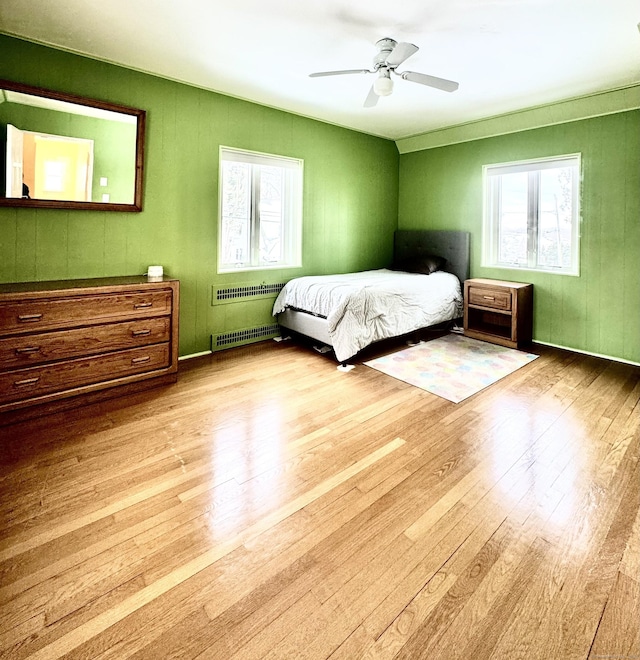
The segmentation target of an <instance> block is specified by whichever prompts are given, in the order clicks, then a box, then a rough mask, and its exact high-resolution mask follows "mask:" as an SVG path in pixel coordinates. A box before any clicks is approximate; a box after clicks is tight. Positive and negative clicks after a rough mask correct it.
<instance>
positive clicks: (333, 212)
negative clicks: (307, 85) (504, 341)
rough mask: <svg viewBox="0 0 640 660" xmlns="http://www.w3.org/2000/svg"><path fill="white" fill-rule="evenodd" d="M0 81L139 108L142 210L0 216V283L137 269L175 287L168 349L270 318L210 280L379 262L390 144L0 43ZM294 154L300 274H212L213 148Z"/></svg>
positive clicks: (392, 187) (391, 173)
mask: <svg viewBox="0 0 640 660" xmlns="http://www.w3.org/2000/svg"><path fill="white" fill-rule="evenodd" d="M0 53H2V57H0V78H6V79H8V80H13V81H16V82H22V83H26V84H30V85H36V86H41V87H45V88H50V89H56V90H60V91H64V92H70V93H74V94H79V95H82V96H86V97H90V98H96V99H101V100H106V101H111V102H114V103H120V104H122V105H127V106H131V107H137V108H142V109H144V110H146V111H147V135H146V160H145V173H144V199H143V205H144V210H143V211H142V212H141V213H113V212H89V211H58V210H55V211H54V210H42V209H38V210H28V209H12V208H1V209H0V282H15V281H30V280H48V279H68V278H77V277H102V276H112V275H125V274H134V273H143V272H145V271H146V267H147V266H148V265H149V264H162V265H163V266H164V267H165V271H166V272H167V274H169V275H171V276H173V277H177V278H179V279H180V281H181V313H180V353H181V354H182V355H185V354H191V353H195V352H199V351H204V350H208V349H209V342H210V335H211V334H216V333H219V332H227V331H231V330H237V329H244V328H248V327H254V326H257V325H262V324H264V323H271V322H272V318H271V316H270V313H269V305H268V304H265V303H264V302H263V301H256V302H255V303H246V304H244V303H238V304H236V305H225V306H223V307H224V309H221V307H220V306H218V307H214V306H212V305H211V288H212V286H213V285H217V284H222V283H225V284H235V283H246V284H251V283H262V282H280V281H285V280H287V279H290V278H291V277H294V276H297V275H302V274H316V273H331V272H344V271H349V270H361V269H365V268H374V267H381V266H384V265H386V264H387V263H389V262H390V260H391V252H392V243H393V232H394V230H395V229H396V227H397V209H398V162H399V156H398V152H397V149H396V146H395V144H394V143H393V142H391V141H389V140H382V139H379V138H375V137H371V136H367V135H364V134H361V133H357V132H354V131H349V130H346V129H342V128H337V127H335V126H331V125H329V124H324V123H321V122H317V121H313V120H310V119H306V118H303V117H299V116H296V115H293V114H289V113H285V112H281V111H278V110H274V109H270V108H267V107H264V106H259V105H256V104H253V103H249V102H245V101H241V100H238V99H234V98H230V97H226V96H222V95H219V94H215V93H213V92H209V91H204V90H201V89H197V88H194V87H190V86H187V85H182V84H178V83H175V82H171V81H168V80H164V79H161V78H157V77H154V76H149V75H145V74H142V73H138V72H135V71H131V70H128V69H124V68H121V67H116V66H113V65H110V64H106V63H102V62H97V61H94V60H90V59H88V58H83V57H79V56H76V55H73V54H69V53H65V52H62V51H58V50H54V49H50V48H46V47H43V46H40V45H37V44H32V43H29V42H24V41H21V40H17V39H13V38H10V37H7V36H3V35H0ZM221 144H223V145H227V146H233V147H239V148H242V149H252V150H256V151H262V152H267V153H276V154H283V155H288V156H293V157H296V158H303V159H304V167H305V170H304V175H305V180H304V226H303V267H302V268H299V269H292V270H282V271H275V272H274V271H258V272H253V273H238V274H234V273H232V274H225V275H217V274H216V255H217V243H216V241H217V214H218V148H219V146H220V145H221Z"/></svg>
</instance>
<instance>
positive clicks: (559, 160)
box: [482, 153, 582, 276]
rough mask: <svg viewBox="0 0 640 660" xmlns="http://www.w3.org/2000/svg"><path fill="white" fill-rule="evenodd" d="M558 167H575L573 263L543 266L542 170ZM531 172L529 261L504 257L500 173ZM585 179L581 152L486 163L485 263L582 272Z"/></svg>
mask: <svg viewBox="0 0 640 660" xmlns="http://www.w3.org/2000/svg"><path fill="white" fill-rule="evenodd" d="M558 167H574V168H576V169H575V172H574V176H573V177H572V191H571V197H572V208H571V212H572V219H571V264H570V266H565V267H562V266H560V267H553V266H543V265H539V264H538V250H537V248H538V246H537V243H538V221H539V217H538V212H539V192H540V191H539V181H540V172H541V171H542V170H545V169H554V168H558ZM518 172H528V173H529V176H528V183H527V263H526V264H521V263H509V262H501V261H500V257H499V255H500V251H499V240H500V227H499V218H500V208H499V205H500V176H501V175H503V174H515V173H518ZM581 180H582V162H581V154H579V153H577V154H566V155H562V156H553V157H549V158H534V159H531V160H522V161H514V162H510V163H496V164H493V165H484V166H483V168H482V181H483V191H484V203H483V207H484V211H483V236H482V245H483V250H482V265H483V266H485V267H488V268H508V269H516V270H529V271H537V272H544V273H556V274H558V275H573V276H579V275H580V219H581V215H580V186H581Z"/></svg>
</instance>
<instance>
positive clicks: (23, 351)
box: [16, 346, 40, 355]
mask: <svg viewBox="0 0 640 660" xmlns="http://www.w3.org/2000/svg"><path fill="white" fill-rule="evenodd" d="M39 352H40V346H25V347H24V348H16V355H25V354H27V353H39Z"/></svg>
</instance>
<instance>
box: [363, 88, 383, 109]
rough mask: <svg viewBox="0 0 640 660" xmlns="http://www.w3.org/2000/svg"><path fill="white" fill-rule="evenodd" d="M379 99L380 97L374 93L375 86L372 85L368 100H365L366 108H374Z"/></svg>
mask: <svg viewBox="0 0 640 660" xmlns="http://www.w3.org/2000/svg"><path fill="white" fill-rule="evenodd" d="M379 98H380V97H379V96H378V95H377V94H376V93H375V92H374V91H373V85H371V89H370V90H369V94H368V95H367V98H366V99H365V100H364V107H365V108H373V106H374V105H375V104H376V103H377V102H378V99H379Z"/></svg>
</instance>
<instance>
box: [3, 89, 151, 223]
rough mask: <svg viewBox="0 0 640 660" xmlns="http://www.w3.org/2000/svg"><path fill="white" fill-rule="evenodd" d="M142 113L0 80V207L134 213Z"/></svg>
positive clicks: (138, 193) (141, 149)
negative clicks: (0, 175) (0, 176)
mask: <svg viewBox="0 0 640 660" xmlns="http://www.w3.org/2000/svg"><path fill="white" fill-rule="evenodd" d="M144 133H145V112H144V110H138V109H135V108H128V107H125V106H121V105H116V104H114V103H106V102H104V101H96V100H94V99H86V98H82V97H79V96H74V95H71V94H64V93H62V92H54V91H51V90H47V89H41V88H38V87H30V86H28V85H23V84H21V83H15V82H11V81H8V80H0V171H1V174H2V178H1V179H0V206H13V207H24V208H48V209H56V208H57V209H81V210H91V211H141V210H142V172H143V160H144Z"/></svg>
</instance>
